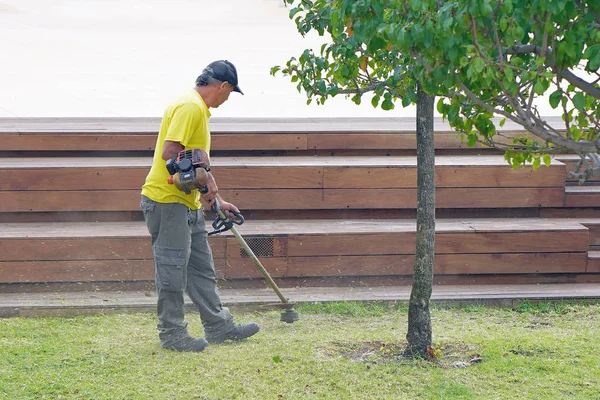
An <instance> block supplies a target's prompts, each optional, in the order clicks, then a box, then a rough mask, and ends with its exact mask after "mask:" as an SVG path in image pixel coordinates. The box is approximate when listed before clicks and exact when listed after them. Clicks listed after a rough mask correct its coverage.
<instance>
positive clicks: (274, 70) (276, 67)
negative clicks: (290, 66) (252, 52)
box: [271, 65, 281, 76]
mask: <svg viewBox="0 0 600 400" xmlns="http://www.w3.org/2000/svg"><path fill="white" fill-rule="evenodd" d="M279 70H281V67H280V66H279V65H276V66H274V67H273V68H271V75H273V76H275V74H276V73H277V72H278V71H279Z"/></svg>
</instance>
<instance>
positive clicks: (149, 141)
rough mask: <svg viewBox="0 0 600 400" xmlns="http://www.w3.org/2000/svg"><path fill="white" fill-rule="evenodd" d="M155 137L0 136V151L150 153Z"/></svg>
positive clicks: (64, 134) (86, 135)
mask: <svg viewBox="0 0 600 400" xmlns="http://www.w3.org/2000/svg"><path fill="white" fill-rule="evenodd" d="M156 136H157V135H156V134H143V135H132V134H127V133H124V134H121V135H114V134H111V135H99V134H89V133H60V134H1V135H0V138H1V140H0V150H2V151H18V150H25V151H126V150H130V151H133V150H138V151H141V150H154V147H155V145H156Z"/></svg>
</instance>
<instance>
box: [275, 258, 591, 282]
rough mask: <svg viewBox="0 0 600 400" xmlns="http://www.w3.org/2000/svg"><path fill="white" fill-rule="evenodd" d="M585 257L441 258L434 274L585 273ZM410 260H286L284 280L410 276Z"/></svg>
mask: <svg viewBox="0 0 600 400" xmlns="http://www.w3.org/2000/svg"><path fill="white" fill-rule="evenodd" d="M586 260H587V253H585V252H582V253H525V254H519V253H517V254H442V255H439V256H436V258H435V266H434V274H436V275H444V274H450V275H455V274H504V273H506V274H528V273H578V272H585V268H586ZM413 268H414V256H408V255H387V256H337V257H335V256H333V257H290V258H289V259H288V272H287V275H286V276H287V277H309V276H380V275H412V272H413Z"/></svg>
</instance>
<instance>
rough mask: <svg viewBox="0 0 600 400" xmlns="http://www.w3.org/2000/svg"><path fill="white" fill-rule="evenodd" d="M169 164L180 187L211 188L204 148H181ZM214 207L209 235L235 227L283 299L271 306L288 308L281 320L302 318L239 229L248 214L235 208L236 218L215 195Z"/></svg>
mask: <svg viewBox="0 0 600 400" xmlns="http://www.w3.org/2000/svg"><path fill="white" fill-rule="evenodd" d="M166 167H167V170H168V171H169V175H170V176H169V178H168V183H169V184H171V185H175V186H176V187H177V189H179V190H181V191H183V192H185V193H187V194H190V193H191V192H192V190H196V189H199V190H200V192H201V193H206V192H207V191H208V189H207V187H206V186H205V184H206V179H207V172H208V171H210V161H209V158H208V154H207V153H206V152H205V151H204V150H202V149H193V150H183V151H180V152H179V153H178V154H177V157H174V158H172V159H170V160H168V161H167V163H166ZM211 208H212V210H213V212H214V213H215V215H216V218H215V220H214V222H213V224H212V226H213V228H214V229H215V230H214V232H210V233H209V234H208V235H209V236H210V235H215V234H217V233H221V232H225V231H227V230H231V232H233V235H234V236H235V238H236V239H237V240H238V242H239V243H240V246H242V248H243V249H244V250H245V251H246V254H248V255H249V256H250V258H252V261H254V264H256V266H257V267H258V269H259V271H260V272H261V274H262V275H263V276H264V278H265V280H266V281H267V283H268V284H269V286H271V288H272V289H273V290H274V291H275V293H276V294H277V296H278V297H279V299H280V300H281V303H277V304H271V306H275V307H279V308H282V309H283V310H284V311H283V312H282V313H281V321H283V322H287V323H288V324H291V323H293V322H294V321H298V318H299V317H298V313H297V312H296V310H294V307H293V306H294V305H293V304H292V303H290V302H289V301H288V299H286V298H285V297H284V296H283V294H281V290H279V287H277V284H276V283H275V281H274V280H273V278H271V275H269V273H268V272H267V270H266V269H265V267H263V265H262V264H261V262H260V260H259V259H258V257H256V255H255V254H254V252H253V251H252V249H251V248H250V246H248V243H246V241H245V240H244V238H243V237H242V235H240V233H239V232H238V230H237V229H236V227H235V225H241V224H243V223H244V217H242V214H240V213H238V212H233V215H234V218H230V217H228V216H227V214H226V213H225V212H224V211H223V210H222V209H221V207H220V205H219V201H218V200H217V199H215V201H214V203H213V205H212V207H211Z"/></svg>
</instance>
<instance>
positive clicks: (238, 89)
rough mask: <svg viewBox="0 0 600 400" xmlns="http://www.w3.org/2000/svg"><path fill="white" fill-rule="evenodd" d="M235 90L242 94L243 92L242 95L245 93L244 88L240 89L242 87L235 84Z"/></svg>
mask: <svg viewBox="0 0 600 400" xmlns="http://www.w3.org/2000/svg"><path fill="white" fill-rule="evenodd" d="M233 91H234V92H238V93H240V94H242V95H243V94H244V92H242V89H240V87H239V86H238V85H235V86H234V87H233Z"/></svg>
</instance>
